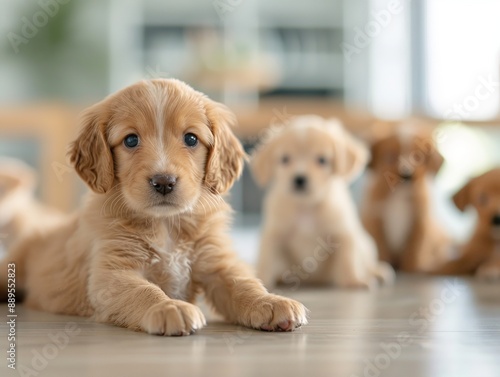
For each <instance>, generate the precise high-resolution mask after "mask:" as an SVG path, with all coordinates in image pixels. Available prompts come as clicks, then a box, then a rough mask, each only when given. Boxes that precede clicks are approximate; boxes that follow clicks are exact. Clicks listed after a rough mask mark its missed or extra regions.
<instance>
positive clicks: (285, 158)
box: [281, 155, 290, 165]
mask: <svg viewBox="0 0 500 377" xmlns="http://www.w3.org/2000/svg"><path fill="white" fill-rule="evenodd" d="M289 162H290V157H288V155H284V156H283V157H281V163H282V164H283V165H287V164H288V163H289Z"/></svg>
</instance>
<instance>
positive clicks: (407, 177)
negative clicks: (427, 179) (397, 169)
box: [399, 173, 413, 181]
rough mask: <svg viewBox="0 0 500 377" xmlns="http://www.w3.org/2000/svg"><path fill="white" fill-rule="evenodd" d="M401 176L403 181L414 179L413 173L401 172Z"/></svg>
mask: <svg viewBox="0 0 500 377" xmlns="http://www.w3.org/2000/svg"><path fill="white" fill-rule="evenodd" d="M399 176H400V177H401V179H402V180H403V181H411V180H412V179H413V175H412V174H411V173H401V174H399Z"/></svg>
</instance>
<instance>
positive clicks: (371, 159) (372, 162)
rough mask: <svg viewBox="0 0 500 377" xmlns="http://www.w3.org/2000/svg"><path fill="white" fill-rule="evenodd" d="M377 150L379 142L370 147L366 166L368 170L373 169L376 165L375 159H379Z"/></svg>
mask: <svg viewBox="0 0 500 377" xmlns="http://www.w3.org/2000/svg"><path fill="white" fill-rule="evenodd" d="M379 149H380V140H379V141H375V142H374V143H372V145H371V146H370V152H369V160H368V165H367V167H368V168H370V169H374V168H375V166H376V165H377V159H378V158H379Z"/></svg>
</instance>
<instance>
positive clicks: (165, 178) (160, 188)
mask: <svg viewBox="0 0 500 377" xmlns="http://www.w3.org/2000/svg"><path fill="white" fill-rule="evenodd" d="M176 183H177V177H175V176H173V175H162V174H157V175H154V176H153V177H151V179H150V180H149V184H150V185H151V187H153V188H154V190H155V191H156V192H157V193H159V194H161V195H163V196H165V195H167V194H170V193H171V192H172V191H174V187H175V184H176Z"/></svg>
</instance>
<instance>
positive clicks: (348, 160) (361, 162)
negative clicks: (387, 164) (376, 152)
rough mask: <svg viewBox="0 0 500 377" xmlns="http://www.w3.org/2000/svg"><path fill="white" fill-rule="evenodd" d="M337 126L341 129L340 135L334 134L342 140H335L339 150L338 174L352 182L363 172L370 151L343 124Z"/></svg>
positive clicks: (337, 157) (337, 160)
mask: <svg viewBox="0 0 500 377" xmlns="http://www.w3.org/2000/svg"><path fill="white" fill-rule="evenodd" d="M337 127H338V130H339V131H340V132H339V133H338V134H339V136H334V138H335V139H336V138H338V137H341V140H334V143H335V146H336V151H337V153H336V154H337V156H336V164H337V169H336V170H337V173H338V174H340V175H342V176H344V177H345V179H346V180H347V181H348V182H350V181H353V180H354V179H356V178H357V177H358V176H359V175H360V174H361V173H362V172H363V170H364V168H365V167H366V165H367V163H368V160H369V159H370V152H369V150H368V148H367V147H366V146H365V145H364V144H363V143H362V142H361V141H359V140H357V139H356V138H354V137H353V136H351V134H350V133H349V132H347V131H346V130H345V129H344V128H343V126H342V125H340V124H338V126H337ZM342 134H343V135H342ZM340 135H342V136H340Z"/></svg>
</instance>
